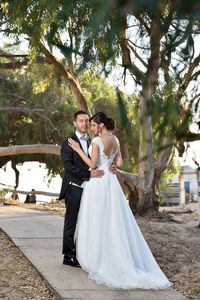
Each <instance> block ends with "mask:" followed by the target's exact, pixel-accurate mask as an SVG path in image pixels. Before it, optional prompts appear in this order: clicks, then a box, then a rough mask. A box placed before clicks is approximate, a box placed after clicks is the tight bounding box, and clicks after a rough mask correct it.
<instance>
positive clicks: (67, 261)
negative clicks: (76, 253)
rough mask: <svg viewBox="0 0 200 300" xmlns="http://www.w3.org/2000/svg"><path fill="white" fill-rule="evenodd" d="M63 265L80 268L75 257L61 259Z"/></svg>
mask: <svg viewBox="0 0 200 300" xmlns="http://www.w3.org/2000/svg"><path fill="white" fill-rule="evenodd" d="M63 264H64V265H69V266H72V267H76V268H81V266H80V264H79V262H78V260H77V259H76V257H64V259H63Z"/></svg>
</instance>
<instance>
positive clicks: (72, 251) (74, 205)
mask: <svg viewBox="0 0 200 300" xmlns="http://www.w3.org/2000/svg"><path fill="white" fill-rule="evenodd" d="M82 192H83V188H82V187H79V186H75V185H72V184H69V186H68V189H67V192H66V195H65V205H66V213H65V220H64V231H63V250H62V253H63V254H64V255H65V256H66V257H70V258H71V257H74V256H76V248H75V242H74V233H75V230H76V222H77V216H78V212H79V207H80V201H81V195H82Z"/></svg>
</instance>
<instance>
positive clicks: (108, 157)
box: [60, 111, 171, 289]
mask: <svg viewBox="0 0 200 300" xmlns="http://www.w3.org/2000/svg"><path fill="white" fill-rule="evenodd" d="M89 124H90V126H91V130H92V131H93V133H94V134H95V135H96V137H95V138H93V139H92V141H91V142H90V139H89V138H88V136H87V134H86V132H87V130H88V126H89ZM74 126H75V128H76V131H75V133H74V134H73V135H72V136H71V137H70V138H69V139H67V140H66V141H64V143H63V145H62V148H61V158H62V162H63V165H64V177H63V182H62V188H61V193H60V199H65V202H66V215H65V221H64V234H63V254H64V260H63V263H64V264H66V265H71V266H74V267H80V266H81V268H82V269H83V270H85V271H86V272H88V274H89V275H88V278H89V279H93V280H95V281H96V283H98V284H106V285H107V286H109V287H116V288H123V289H135V288H142V289H165V288H168V287H169V286H170V285H171V284H170V282H169V281H168V280H167V278H166V277H165V275H164V274H163V272H162V271H161V269H160V268H159V266H158V264H157V263H156V261H155V259H154V257H153V255H152V253H151V251H150V249H149V247H148V245H147V243H146V242H145V240H144V238H143V235H142V233H141V231H140V229H139V227H138V225H137V223H136V221H135V218H134V216H133V214H132V212H131V210H130V208H129V205H128V202H127V200H126V198H125V196H124V194H123V191H122V189H121V187H120V184H119V182H118V180H117V177H116V167H121V165H122V158H121V153H120V144H119V141H118V139H117V137H116V136H115V135H113V134H112V133H111V131H112V130H113V129H114V127H115V125H114V120H113V119H111V118H109V117H108V116H107V115H106V114H104V113H103V112H98V113H96V114H95V115H94V116H93V117H92V118H90V119H89V117H88V115H87V113H86V112H84V111H78V112H76V113H75V115H74Z"/></svg>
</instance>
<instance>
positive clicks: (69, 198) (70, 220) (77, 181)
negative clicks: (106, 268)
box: [59, 110, 116, 267]
mask: <svg viewBox="0 0 200 300" xmlns="http://www.w3.org/2000/svg"><path fill="white" fill-rule="evenodd" d="M88 125H89V116H88V115H87V113H86V112H85V111H81V110H80V111H77V112H76V113H75V114H74V126H75V128H76V131H75V133H74V134H73V135H72V136H71V138H72V139H74V140H75V141H76V142H78V143H79V144H80V147H81V148H82V150H83V151H84V152H85V154H86V155H89V153H88V147H89V145H90V140H89V138H88V136H87V134H86V131H87V130H88ZM61 159H62V163H63V166H64V177H63V181H62V187H61V192H60V197H59V199H65V205H66V214H65V221H64V230H63V250H62V253H63V254H64V260H63V264H65V265H70V266H73V267H80V265H79V262H78V261H77V259H76V247H75V242H74V233H75V229H76V221H77V216H78V211H79V206H80V200H81V195H82V191H83V188H82V187H81V185H82V183H83V182H84V181H88V180H89V179H90V178H92V177H93V178H94V177H96V178H101V177H102V176H103V175H104V171H103V170H97V169H96V170H91V171H90V170H89V167H88V166H87V165H86V164H85V162H84V161H83V160H82V158H81V157H80V156H79V155H78V153H77V152H76V151H74V150H73V149H72V148H71V147H70V146H69V145H68V139H67V140H65V141H64V143H63V144H62V147H61ZM110 170H111V171H112V172H113V173H116V167H115V166H111V167H110Z"/></svg>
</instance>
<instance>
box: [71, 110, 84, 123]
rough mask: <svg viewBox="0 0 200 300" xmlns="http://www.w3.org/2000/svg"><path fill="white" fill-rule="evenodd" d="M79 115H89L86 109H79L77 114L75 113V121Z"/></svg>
mask: <svg viewBox="0 0 200 300" xmlns="http://www.w3.org/2000/svg"><path fill="white" fill-rule="evenodd" d="M78 115H87V113H86V111H84V110H78V111H77V112H75V114H74V121H76V119H77V116H78Z"/></svg>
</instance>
